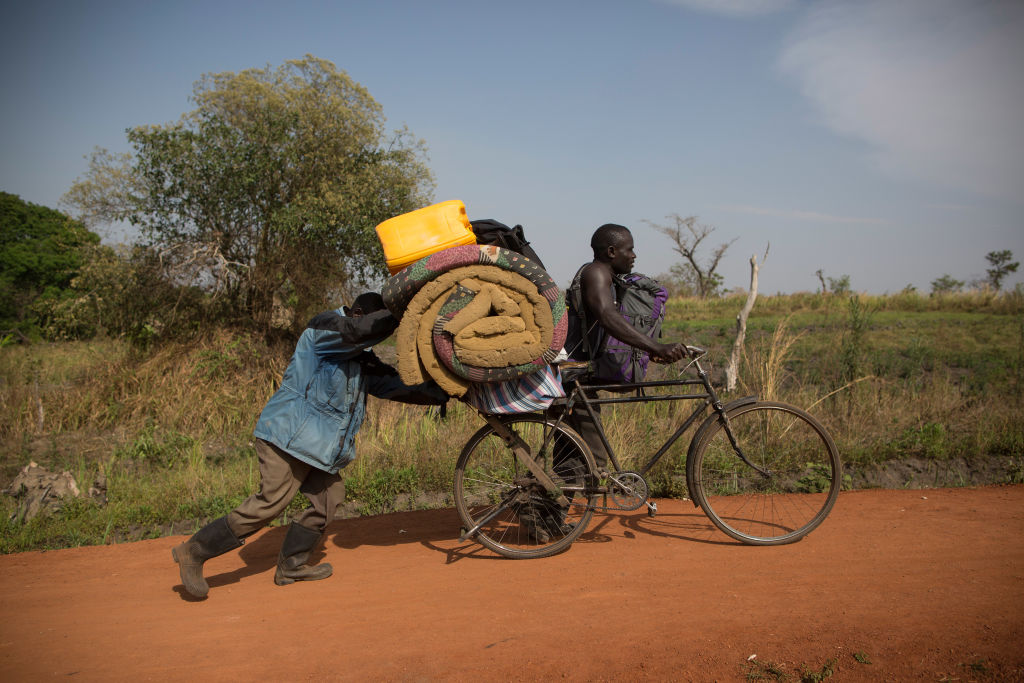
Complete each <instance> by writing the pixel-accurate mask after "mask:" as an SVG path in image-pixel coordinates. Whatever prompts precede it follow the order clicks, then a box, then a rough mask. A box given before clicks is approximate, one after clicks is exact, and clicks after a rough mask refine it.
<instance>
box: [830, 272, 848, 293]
mask: <svg viewBox="0 0 1024 683" xmlns="http://www.w3.org/2000/svg"><path fill="white" fill-rule="evenodd" d="M826 279H827V280H828V290H829V291H830V292H832V293H833V294H835V295H837V296H843V295H846V294H849V293H850V276H849V275H840V276H839V277H830V278H826Z"/></svg>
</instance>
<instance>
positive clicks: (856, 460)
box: [0, 292, 1024, 553]
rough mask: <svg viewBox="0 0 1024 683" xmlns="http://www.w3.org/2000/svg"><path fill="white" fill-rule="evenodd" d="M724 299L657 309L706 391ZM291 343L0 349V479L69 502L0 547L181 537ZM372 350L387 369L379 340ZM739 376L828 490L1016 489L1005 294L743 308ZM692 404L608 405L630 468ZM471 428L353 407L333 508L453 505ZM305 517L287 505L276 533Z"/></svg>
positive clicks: (1018, 368) (616, 442)
mask: <svg viewBox="0 0 1024 683" xmlns="http://www.w3.org/2000/svg"><path fill="white" fill-rule="evenodd" d="M742 304H743V297H742V296H739V295H737V296H732V297H724V298H720V299H713V300H699V299H673V300H671V301H670V302H669V306H668V315H667V318H666V322H665V328H664V337H665V340H674V341H683V342H686V343H689V344H695V345H698V346H702V347H705V348H707V349H708V350H709V354H708V357H707V359H706V360H707V362H709V363H710V365H711V369H712V376H713V378H714V379H715V380H716V384H721V383H723V382H724V367H725V363H726V361H727V359H728V357H729V353H730V351H731V349H732V345H733V341H734V339H735V336H736V329H735V328H736V323H735V316H736V315H737V313H738V312H739V310H740V308H741V307H742ZM291 350H292V349H291V347H290V346H285V345H281V346H276V347H272V346H268V345H267V343H266V342H264V341H263V340H262V339H260V338H257V337H253V336H248V335H245V334H240V333H232V332H227V331H219V332H211V333H210V334H209V335H208V336H207V337H206V338H204V339H202V340H201V341H197V342H193V343H191V344H180V343H179V344H165V345H163V346H159V347H156V348H154V349H151V350H148V351H144V352H143V351H139V350H137V349H135V348H133V347H131V346H130V345H128V344H127V343H125V342H123V341H120V340H115V339H104V340H94V341H82V342H66V343H59V344H42V343H40V344H30V345H23V344H10V343H8V344H5V345H3V346H2V347H0V487H4V488H6V487H8V486H9V484H10V483H11V482H12V480H13V479H14V477H15V476H16V475H17V474H18V472H19V470H20V469H21V468H22V467H24V466H26V465H27V464H28V463H29V462H35V463H37V464H38V465H40V466H42V467H45V468H46V469H48V470H50V471H55V472H60V471H64V470H67V471H68V472H69V473H70V474H71V475H72V476H73V477H74V478H75V480H76V482H77V483H78V487H79V489H80V490H81V491H82V493H83V495H82V496H81V497H80V498H76V499H73V500H71V501H70V502H66V503H65V504H63V505H62V506H61V507H60V509H58V510H56V511H53V512H51V513H49V514H43V515H39V516H37V517H34V518H32V519H30V520H27V521H26V520H24V519H23V518H22V516H23V509H22V506H21V505H20V501H19V500H18V499H17V498H16V497H14V496H12V495H9V494H4V495H0V552H5V553H7V552H16V551H22V550H30V549H46V548H62V547H69V546H77V545H89V544H101V543H110V542H117V541H125V540H137V539H142V538H152V537H157V536H161V535H167V534H173V533H188V532H191V531H193V530H195V529H197V528H198V527H199V526H201V525H202V524H204V523H205V522H207V521H209V520H211V519H214V518H216V517H219V516H221V515H224V514H225V513H227V512H228V511H230V510H231V509H232V508H233V507H234V506H236V505H237V504H238V503H239V502H241V501H242V500H243V499H245V498H246V497H247V496H248V495H250V494H251V493H253V492H254V491H255V490H256V489H257V488H258V486H259V472H258V469H257V465H256V458H255V454H254V453H255V451H254V448H253V443H252V429H253V427H254V425H255V422H256V418H257V416H258V415H259V412H260V410H261V409H262V407H263V405H264V403H265V402H266V401H267V399H268V398H269V397H270V395H271V394H272V393H273V391H274V390H275V388H276V387H277V385H278V383H279V382H280V379H281V375H282V373H283V371H284V368H285V366H286V364H287V362H288V358H289V356H290V354H291ZM377 350H378V353H379V355H381V356H382V357H383V358H385V359H391V358H393V357H394V351H393V348H392V347H389V346H388V344H387V343H385V344H384V345H382V346H381V347H378V349H377ZM684 366H685V363H680V364H677V365H676V366H669V367H665V366H657V367H655V369H654V370H653V371H652V372H651V373H650V375H649V378H651V379H660V378H665V377H674V376H676V375H678V374H679V372H680V371H682V370H684ZM739 378H740V380H739V386H738V387H737V389H736V390H735V391H733V392H731V394H727V395H726V398H732V397H737V396H745V395H750V394H756V395H758V396H760V397H762V398H766V399H776V400H782V401H786V402H789V403H793V404H795V405H797V406H800V407H803V408H805V409H808V410H809V411H810V412H811V413H813V414H814V415H815V416H817V417H818V418H819V419H820V420H821V421H822V422H823V423H824V424H825V425H826V426H827V427H828V428H829V429H830V430H831V432H832V434H833V436H834V437H835V440H836V443H837V445H838V447H839V450H840V454H841V457H842V459H843V463H844V467H845V475H846V476H845V477H844V485H845V486H846V487H849V488H864V487H934V486H965V485H976V484H995V483H1021V482H1024V420H1022V415H1024V411H1022V393H1024V297H1022V296H1021V295H1020V294H1019V293H1013V294H1004V295H995V294H991V293H979V292H972V293H961V294H950V295H946V296H938V297H937V296H931V297H929V296H921V295H918V294H916V293H903V294H897V295H889V296H866V295H853V296H836V295H830V294H793V295H778V296H770V297H761V298H759V299H758V301H757V303H756V305H755V306H754V309H753V312H752V313H751V316H750V319H749V321H748V330H747V339H746V343H745V347H744V353H743V358H742V363H741V366H740V373H739ZM723 391H724V389H723ZM692 407H693V404H689V403H667V402H662V403H650V404H622V405H616V406H612V407H606V409H605V411H604V419H605V427H606V431H607V433H608V436H609V438H610V441H611V444H612V446H613V448H614V449H615V451H616V453H617V454H619V456H620V458H621V459H622V460H623V461H624V462H623V464H624V466H625V467H630V466H631V465H633V464H640V463H643V462H646V460H647V459H648V458H649V456H650V455H651V454H652V453H653V452H654V451H656V450H657V448H658V447H659V446H660V445H661V443H662V442H663V441H664V439H665V438H666V437H667V435H668V434H670V433H671V432H672V431H673V430H674V427H673V425H674V424H675V423H676V422H677V421H679V420H680V419H682V418H683V417H685V416H686V415H687V414H688V413H689V412H690V410H691V409H692ZM483 424H484V422H483V420H482V419H481V418H480V416H479V415H478V414H476V413H475V412H474V411H473V410H471V409H469V408H468V407H467V406H465V405H464V404H462V403H459V402H457V401H452V402H450V403H449V407H448V413H447V416H446V417H445V418H444V419H443V420H442V419H441V418H440V417H439V416H438V414H437V413H436V411H433V410H428V409H425V408H423V407H418V406H405V405H401V404H395V403H388V402H384V401H378V400H376V399H373V398H371V399H370V401H369V406H368V416H367V421H366V423H365V425H364V427H363V429H362V431H361V433H360V435H359V439H358V442H357V452H358V457H357V459H356V461H355V462H354V463H352V464H351V465H350V466H349V467H348V468H347V469H345V470H343V475H344V477H345V485H346V492H347V502H346V503H345V505H344V506H343V508H342V509H341V511H340V512H341V514H347V515H352V514H378V513H383V512H388V511H394V510H406V509H415V508H425V507H440V506H450V505H452V504H453V502H452V497H451V496H452V494H451V489H452V479H453V473H454V467H455V461H456V459H457V457H458V455H459V451H460V449H461V447H462V444H463V443H465V441H466V440H467V439H468V437H469V436H470V435H471V434H472V433H473V432H474V431H475V430H476V429H479V428H480V427H481V426H482V425H483ZM687 443H688V439H685V438H684V439H681V440H680V441H679V442H678V443H677V444H676V445H675V446H674V447H673V449H672V450H671V451H670V452H669V453H668V454H667V455H666V457H665V458H663V460H662V461H661V463H660V464H659V465H658V467H657V468H655V469H654V470H653V471H652V472H651V475H650V480H651V482H650V483H651V485H652V494H653V495H655V496H684V495H685V494H686V483H685V479H684V473H685V454H686V444H687ZM90 487H92V488H93V489H94V493H95V495H93V496H89V495H87V494H86V491H87V490H88V489H90ZM303 505H304V501H303V499H302V498H301V497H297V498H296V500H295V501H293V503H292V506H291V507H290V508H289V509H288V510H286V511H285V513H284V514H283V515H282V517H281V519H279V520H278V521H277V523H283V522H285V521H287V518H288V516H289V515H290V514H292V513H294V512H295V511H297V510H299V509H301V508H302V507H303Z"/></svg>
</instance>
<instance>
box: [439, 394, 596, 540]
mask: <svg viewBox="0 0 1024 683" xmlns="http://www.w3.org/2000/svg"><path fill="white" fill-rule="evenodd" d="M502 423H503V424H504V425H505V427H506V428H507V429H508V430H510V431H511V432H512V434H515V435H517V436H518V437H519V438H521V439H522V440H523V442H524V443H525V445H526V448H527V450H528V451H529V452H530V453H531V454H532V455H534V457H535V458H536V461H537V463H538V464H539V465H540V466H541V467H542V468H543V470H544V472H545V474H547V475H548V476H549V477H550V478H551V479H552V481H553V482H554V483H555V485H556V486H557V487H558V488H559V489H560V491H561V493H562V495H564V496H565V497H566V498H567V499H568V500H569V501H570V502H569V505H568V506H560V505H559V504H558V503H557V501H556V500H555V496H554V495H553V494H551V493H550V492H549V491H548V490H547V489H545V488H544V486H543V485H541V483H540V482H539V481H538V480H537V477H535V476H534V475H533V474H532V473H531V472H530V471H529V470H528V469H527V468H526V467H525V466H524V465H523V464H522V462H520V460H519V459H518V458H517V457H516V455H515V453H514V452H513V450H512V446H511V445H510V444H508V443H506V442H505V440H504V439H503V438H502V437H501V436H499V435H498V433H497V432H495V430H494V428H493V427H492V426H491V425H489V424H488V425H485V426H484V427H481V428H480V429H479V430H478V431H477V432H476V433H475V434H474V435H473V436H472V437H470V439H469V441H468V442H467V443H466V446H465V448H463V450H462V453H461V455H459V460H458V463H456V465H455V507H456V508H457V509H458V511H459V516H460V517H461V518H462V522H463V524H464V525H465V529H466V530H470V531H472V530H474V529H475V530H476V531H475V532H473V533H472V534H471V535H472V536H473V537H474V538H475V539H476V540H477V541H479V542H480V543H481V544H483V545H484V546H486V547H488V548H490V549H491V550H493V551H495V552H496V553H498V554H500V555H504V556H505V557H509V558H512V559H526V558H538V557H547V556H549V555H554V554H555V553H559V552H561V551H563V550H565V549H567V548H568V547H569V546H570V545H571V544H572V542H573V541H574V540H576V538H577V537H578V536H579V535H580V534H582V533H583V531H584V530H585V529H586V527H587V524H588V523H589V522H590V518H591V516H592V515H593V513H594V510H593V506H594V504H595V503H596V498H597V495H596V494H590V493H588V490H592V489H593V483H594V482H595V481H596V479H595V477H594V473H593V467H592V458H591V456H590V453H589V451H588V450H587V446H586V444H585V443H584V442H583V439H582V438H581V437H580V436H579V435H578V434H577V433H576V432H574V431H573V430H572V429H570V428H569V427H567V426H565V425H564V424H562V425H558V426H557V427H555V424H554V422H552V421H549V420H547V419H545V418H544V417H542V416H540V415H532V414H526V415H517V416H514V417H507V418H502Z"/></svg>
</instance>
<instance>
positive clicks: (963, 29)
mask: <svg viewBox="0 0 1024 683" xmlns="http://www.w3.org/2000/svg"><path fill="white" fill-rule="evenodd" d="M780 65H781V67H782V69H783V70H784V71H785V72H786V73H788V74H791V75H792V76H793V77H795V78H796V80H797V82H798V83H799V86H800V89H801V92H802V93H803V94H804V95H805V96H806V97H807V98H808V99H809V100H810V101H811V103H812V104H813V105H814V106H815V107H816V109H817V110H818V112H819V113H820V115H821V117H822V120H823V122H824V124H825V125H826V126H828V127H829V128H831V129H832V130H834V131H836V132H838V133H841V134H844V135H849V136H852V137H855V138H859V139H861V140H863V141H865V142H867V143H868V144H869V145H870V146H871V147H872V149H873V150H874V157H875V159H876V161H877V163H878V164H879V165H880V166H881V167H882V168H884V169H885V170H886V171H888V172H890V173H893V174H897V175H901V176H909V177H913V178H918V179H923V180H926V181H929V182H936V183H940V184H942V185H943V186H946V187H951V188H959V189H967V190H971V191H975V192H980V193H983V194H988V195H999V196H1005V197H1015V198H1018V199H1019V198H1020V197H1021V194H1022V193H1024V125H1022V122H1024V77H1022V76H1021V68H1022V67H1024V3H1021V2H1017V1H1015V0H1003V1H1000V0H860V1H857V0H826V1H825V2H821V3H818V4H815V5H812V6H811V9H809V11H808V12H807V14H806V15H805V16H804V17H803V18H802V19H801V21H800V24H799V26H798V28H797V30H796V31H795V32H794V33H793V34H792V35H791V36H790V37H789V39H788V41H787V45H786V47H785V49H784V51H783V54H782V56H781V60H780Z"/></svg>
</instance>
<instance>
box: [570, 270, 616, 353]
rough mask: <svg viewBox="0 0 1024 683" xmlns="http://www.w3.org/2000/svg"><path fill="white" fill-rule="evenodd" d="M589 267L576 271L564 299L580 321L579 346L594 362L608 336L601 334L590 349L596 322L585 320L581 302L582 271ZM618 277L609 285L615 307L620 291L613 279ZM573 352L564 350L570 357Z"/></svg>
mask: <svg viewBox="0 0 1024 683" xmlns="http://www.w3.org/2000/svg"><path fill="white" fill-rule="evenodd" d="M589 265H591V263H584V264H583V265H582V266H580V268H579V270H577V271H576V275H574V276H573V278H572V283H571V284H570V285H569V290H568V292H567V293H566V299H567V301H568V302H569V303H570V304H571V306H572V308H573V309H574V310H575V311H576V316H577V317H578V318H579V321H580V330H581V331H582V334H581V336H582V339H581V340H580V344H582V346H583V350H584V351H585V352H586V353H587V358H589V359H590V360H591V361H594V360H595V359H596V358H597V355H598V354H599V353H601V352H602V351H603V350H604V342H605V341H606V340H607V338H608V335H607V333H605V334H602V335H601V336H600V338H599V339H598V342H597V347H596V348H592V347H591V344H590V333H591V332H592V331H593V330H594V328H595V327H597V321H596V320H594V321H593V322H591V321H589V320H588V319H587V307H586V305H585V304H584V301H583V269H584V268H586V267H587V266H589ZM620 277H623V276H620V275H615V276H613V278H612V284H611V295H612V301H614V302H615V303H616V305H617V304H618V301H619V296H620V295H619V291H620V290H619V286H618V283H617V281H616V279H615V278H620ZM623 283H625V280H623ZM575 350H576V349H575V348H573V349H566V351H567V352H568V353H569V354H570V355H572V352H573V351H575Z"/></svg>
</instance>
